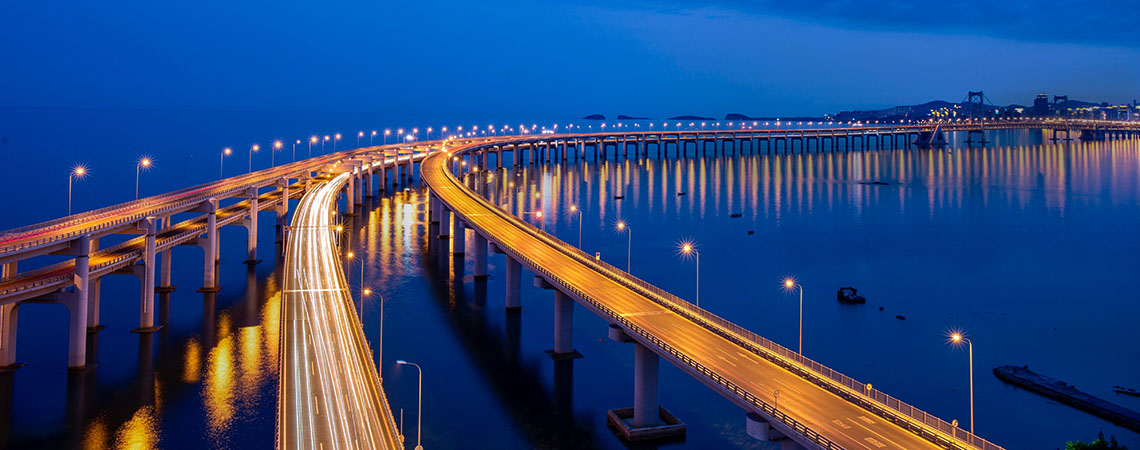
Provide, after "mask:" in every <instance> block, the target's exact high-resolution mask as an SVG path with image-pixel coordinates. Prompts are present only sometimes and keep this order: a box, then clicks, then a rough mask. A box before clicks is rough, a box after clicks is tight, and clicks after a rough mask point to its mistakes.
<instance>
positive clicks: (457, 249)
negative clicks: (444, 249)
mask: <svg viewBox="0 0 1140 450" xmlns="http://www.w3.org/2000/svg"><path fill="white" fill-rule="evenodd" d="M452 227H453V228H454V230H452V232H451V254H453V255H462V254H463V251H464V247H466V246H467V240H466V238H467V227H466V226H465V225H464V224H463V221H462V220H459V218H458V217H456V219H455V223H454V224H453V225H452ZM459 270H460V271H461V272H462V270H463V269H462V266H460V269H459Z"/></svg>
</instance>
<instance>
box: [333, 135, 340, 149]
mask: <svg viewBox="0 0 1140 450" xmlns="http://www.w3.org/2000/svg"><path fill="white" fill-rule="evenodd" d="M339 140H340V133H337V134H334V135H333V153H336V143H337V141H339Z"/></svg>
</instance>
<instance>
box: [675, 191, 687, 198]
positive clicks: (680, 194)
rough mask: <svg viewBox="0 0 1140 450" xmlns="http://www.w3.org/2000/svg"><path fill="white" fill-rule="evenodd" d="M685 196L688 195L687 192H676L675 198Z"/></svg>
mask: <svg viewBox="0 0 1140 450" xmlns="http://www.w3.org/2000/svg"><path fill="white" fill-rule="evenodd" d="M685 194H688V192H678V193H677V196H678V197H680V196H682V195H685Z"/></svg>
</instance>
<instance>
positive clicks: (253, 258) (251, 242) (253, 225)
mask: <svg viewBox="0 0 1140 450" xmlns="http://www.w3.org/2000/svg"><path fill="white" fill-rule="evenodd" d="M246 196H247V197H248V198H249V215H248V216H246V218H245V219H242V225H245V231H246V245H245V248H246V259H245V262H244V263H245V264H257V263H259V262H261V261H259V260H258V259H257V210H258V206H257V188H249V191H248V192H246Z"/></svg>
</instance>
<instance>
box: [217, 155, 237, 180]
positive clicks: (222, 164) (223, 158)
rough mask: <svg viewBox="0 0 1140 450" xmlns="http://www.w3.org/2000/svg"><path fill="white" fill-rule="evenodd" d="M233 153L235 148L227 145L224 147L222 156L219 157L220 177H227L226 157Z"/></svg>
mask: <svg viewBox="0 0 1140 450" xmlns="http://www.w3.org/2000/svg"><path fill="white" fill-rule="evenodd" d="M233 153H234V150H233V149H232V148H229V147H226V148H224V149H222V156H220V157H219V158H218V159H219V160H220V162H219V163H218V179H221V178H223V177H225V174H224V171H223V169H225V167H226V157H227V156H230V155H232V154H233Z"/></svg>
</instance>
